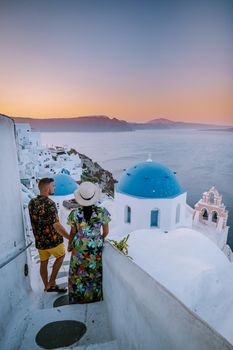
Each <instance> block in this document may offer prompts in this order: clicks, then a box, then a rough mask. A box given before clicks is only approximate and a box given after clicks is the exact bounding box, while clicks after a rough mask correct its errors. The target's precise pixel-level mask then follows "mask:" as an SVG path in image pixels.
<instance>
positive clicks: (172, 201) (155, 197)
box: [115, 159, 187, 232]
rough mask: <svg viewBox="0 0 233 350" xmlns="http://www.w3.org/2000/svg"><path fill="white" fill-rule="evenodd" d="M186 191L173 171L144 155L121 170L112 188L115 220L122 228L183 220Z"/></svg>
mask: <svg viewBox="0 0 233 350" xmlns="http://www.w3.org/2000/svg"><path fill="white" fill-rule="evenodd" d="M186 195H187V193H186V191H185V190H184V189H183V188H182V187H181V185H180V183H179V181H178V180H177V177H176V174H175V172H173V171H172V170H170V169H169V168H167V167H166V166H164V165H162V164H159V163H156V162H153V161H152V160H151V159H148V160H147V161H145V162H142V163H139V164H136V165H134V166H132V167H130V168H128V169H127V170H125V171H124V172H123V174H122V175H121V176H120V178H119V181H118V183H117V186H116V189H115V205H116V211H117V220H118V221H119V224H120V225H121V227H122V226H123V228H124V232H131V231H132V230H136V229H145V228H151V229H156V228H159V229H161V230H163V231H168V230H171V229H174V228H176V227H179V226H182V225H184V224H185V220H186V219H185V212H186Z"/></svg>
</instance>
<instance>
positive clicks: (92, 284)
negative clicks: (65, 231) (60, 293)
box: [67, 206, 111, 303]
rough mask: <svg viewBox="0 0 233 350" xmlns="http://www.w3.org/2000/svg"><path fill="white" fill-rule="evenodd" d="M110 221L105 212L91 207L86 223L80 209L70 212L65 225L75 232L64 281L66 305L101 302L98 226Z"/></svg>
mask: <svg viewBox="0 0 233 350" xmlns="http://www.w3.org/2000/svg"><path fill="white" fill-rule="evenodd" d="M110 220H111V219H110V214H109V212H108V211H107V209H105V208H101V207H96V206H93V212H92V215H91V218H90V220H89V221H88V222H86V220H85V218H84V213H83V209H82V207H78V208H77V209H75V210H73V211H72V212H71V213H70V215H69V217H68V222H67V223H68V224H69V225H70V226H73V227H75V228H76V231H77V233H76V235H75V237H74V239H73V242H72V246H71V248H72V251H71V259H70V269H69V281H68V282H69V283H68V286H69V301H70V303H88V302H94V301H99V300H102V250H103V238H102V236H101V226H102V225H104V224H107V223H109V221H110Z"/></svg>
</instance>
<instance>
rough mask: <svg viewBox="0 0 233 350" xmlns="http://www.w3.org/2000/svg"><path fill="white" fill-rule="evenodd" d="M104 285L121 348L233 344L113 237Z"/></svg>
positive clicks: (214, 348) (211, 349)
mask: <svg viewBox="0 0 233 350" xmlns="http://www.w3.org/2000/svg"><path fill="white" fill-rule="evenodd" d="M103 290H104V300H105V302H106V306H107V310H108V316H109V320H110V323H111V327H112V331H113V335H114V337H115V338H116V339H117V342H118V344H119V346H120V350H125V349H127V350H153V349H156V350H220V349H221V350H225V349H229V350H230V349H231V350H232V349H233V346H232V345H231V344H230V343H228V341H227V340H226V339H225V338H223V337H222V336H221V335H220V334H218V333H217V332H215V331H214V330H213V329H212V328H211V327H209V326H208V324H207V323H206V322H205V321H202V320H201V319H200V318H199V317H198V316H197V315H196V314H194V313H193V312H191V311H190V310H189V309H188V308H187V307H186V306H185V305H184V304H182V303H181V302H180V301H179V300H178V299H176V297H175V296H174V295H172V294H171V293H170V292H169V291H168V290H167V289H166V288H164V287H163V286H162V285H161V284H159V283H158V282H157V281H156V280H154V279H153V278H152V277H151V276H149V275H148V274H147V273H146V272H144V271H143V270H142V269H141V268H140V267H138V266H137V265H136V264H135V263H134V262H133V261H131V260H130V259H129V258H126V257H125V256H123V255H122V254H121V253H119V251H118V250H116V249H115V248H114V247H112V246H111V245H110V244H109V243H107V244H106V246H105V249H104V254H103Z"/></svg>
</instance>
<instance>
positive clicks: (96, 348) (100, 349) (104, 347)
mask: <svg viewBox="0 0 233 350" xmlns="http://www.w3.org/2000/svg"><path fill="white" fill-rule="evenodd" d="M68 349H72V350H119V347H118V344H117V342H116V340H111V341H108V342H105V343H96V344H89V345H78V346H75V347H73V346H72V347H70V348H67V347H66V348H59V350H68Z"/></svg>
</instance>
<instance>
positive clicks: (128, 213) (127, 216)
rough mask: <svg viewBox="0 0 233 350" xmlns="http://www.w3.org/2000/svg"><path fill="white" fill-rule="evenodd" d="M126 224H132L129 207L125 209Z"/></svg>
mask: <svg viewBox="0 0 233 350" xmlns="http://www.w3.org/2000/svg"><path fill="white" fill-rule="evenodd" d="M125 222H126V223H127V224H130V223H131V208H130V207H129V206H128V205H127V206H126V207H125Z"/></svg>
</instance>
